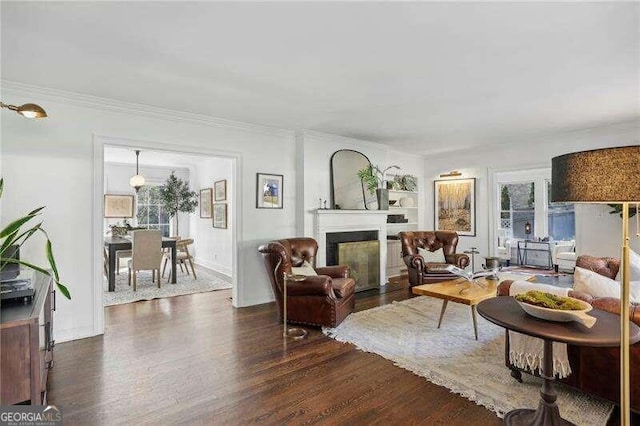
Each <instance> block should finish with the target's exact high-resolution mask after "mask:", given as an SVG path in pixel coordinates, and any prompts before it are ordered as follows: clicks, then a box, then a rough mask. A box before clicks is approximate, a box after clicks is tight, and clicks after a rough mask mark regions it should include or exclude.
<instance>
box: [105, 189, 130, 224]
mask: <svg viewBox="0 0 640 426" xmlns="http://www.w3.org/2000/svg"><path fill="white" fill-rule="evenodd" d="M104 217H106V218H114V219H115V218H118V219H124V218H128V217H133V195H112V194H104Z"/></svg>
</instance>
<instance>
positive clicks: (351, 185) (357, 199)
mask: <svg viewBox="0 0 640 426" xmlns="http://www.w3.org/2000/svg"><path fill="white" fill-rule="evenodd" d="M370 164H371V162H370V161H369V159H368V158H367V156H366V155H364V154H363V153H361V152H358V151H353V150H351V149H341V150H340V151H336V152H334V153H333V155H332V156H331V208H333V209H343V210H365V209H368V208H369V206H370V205H372V206H373V205H375V203H376V196H375V194H371V193H369V191H367V190H366V188H365V187H364V185H363V184H362V180H361V179H360V178H359V177H358V171H359V170H361V169H364V168H365V167H367V166H369V165H370ZM374 209H375V207H374Z"/></svg>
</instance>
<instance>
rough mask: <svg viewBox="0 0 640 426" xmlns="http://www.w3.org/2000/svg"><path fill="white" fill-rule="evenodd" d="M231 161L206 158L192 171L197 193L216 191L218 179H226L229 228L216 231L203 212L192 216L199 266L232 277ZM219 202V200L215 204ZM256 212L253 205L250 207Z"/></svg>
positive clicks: (233, 223)
mask: <svg viewBox="0 0 640 426" xmlns="http://www.w3.org/2000/svg"><path fill="white" fill-rule="evenodd" d="M232 165H233V164H232V162H231V160H229V159H224V158H204V159H202V160H201V161H199V162H198V163H197V164H196V165H195V166H194V168H193V169H192V176H191V177H192V179H191V182H192V186H193V188H194V190H196V191H200V190H201V189H206V188H213V183H214V182H215V181H218V180H223V179H226V180H227V200H226V201H219V202H221V203H226V204H227V229H221V228H214V227H213V219H203V218H200V210H198V211H197V212H196V214H194V215H191V229H192V230H193V232H192V234H193V236H194V253H195V261H196V263H198V264H200V265H202V266H206V267H207V268H210V269H213V270H214V271H217V272H220V273H221V274H224V275H226V276H228V277H229V278H231V274H232V270H231V268H232V261H233V240H232V229H233V227H234V226H235V220H234V219H235V218H234V216H235V214H234V212H233V179H232V178H233V176H232ZM214 203H217V201H214ZM248 208H249V209H253V205H249V206H248Z"/></svg>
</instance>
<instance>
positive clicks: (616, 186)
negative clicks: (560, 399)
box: [551, 145, 640, 426]
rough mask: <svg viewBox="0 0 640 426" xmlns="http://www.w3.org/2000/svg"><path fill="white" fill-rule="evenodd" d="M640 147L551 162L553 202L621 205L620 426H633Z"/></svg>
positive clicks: (589, 152)
mask: <svg viewBox="0 0 640 426" xmlns="http://www.w3.org/2000/svg"><path fill="white" fill-rule="evenodd" d="M639 179H640V145H634V146H623V147H617V148H603V149H596V150H593V151H582V152H575V153H572V154H566V155H561V156H559V157H555V158H553V160H552V161H551V201H552V202H573V203H605V204H622V265H621V268H622V282H621V285H620V306H621V308H620V423H621V424H622V425H625V426H628V425H629V424H630V415H631V403H630V395H629V391H630V383H629V381H630V380H629V272H630V268H629V209H630V207H631V204H635V203H640V183H639V182H640V181H639Z"/></svg>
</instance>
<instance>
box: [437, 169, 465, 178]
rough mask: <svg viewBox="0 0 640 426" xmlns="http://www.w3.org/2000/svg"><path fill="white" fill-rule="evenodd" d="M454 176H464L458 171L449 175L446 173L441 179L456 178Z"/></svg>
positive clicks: (452, 171) (453, 171)
mask: <svg viewBox="0 0 640 426" xmlns="http://www.w3.org/2000/svg"><path fill="white" fill-rule="evenodd" d="M454 176H462V173H460V172H459V171H457V170H451V171H450V172H449V173H444V174H441V175H440V177H441V178H444V177H454Z"/></svg>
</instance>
